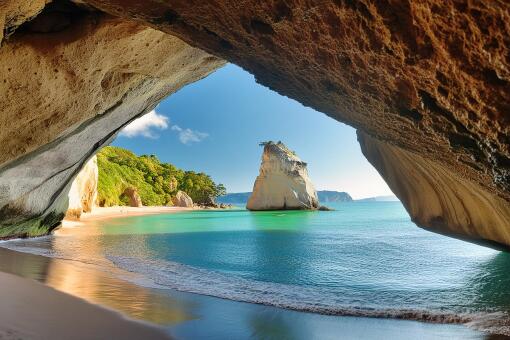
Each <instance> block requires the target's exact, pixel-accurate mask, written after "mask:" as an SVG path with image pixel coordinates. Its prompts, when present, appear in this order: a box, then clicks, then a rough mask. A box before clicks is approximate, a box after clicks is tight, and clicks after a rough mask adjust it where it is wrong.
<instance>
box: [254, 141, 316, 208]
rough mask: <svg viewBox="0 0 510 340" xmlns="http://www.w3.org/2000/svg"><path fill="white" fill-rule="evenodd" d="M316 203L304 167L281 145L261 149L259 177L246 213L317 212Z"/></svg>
mask: <svg viewBox="0 0 510 340" xmlns="http://www.w3.org/2000/svg"><path fill="white" fill-rule="evenodd" d="M318 207H319V199H318V198H317V192H316V191H315V188H314V187H313V184H312V181H311V180H310V178H309V177H308V171H307V169H306V163H305V162H303V161H301V159H299V157H297V156H296V155H295V154H294V153H293V152H292V151H290V150H289V149H288V148H287V147H286V146H285V145H284V144H282V143H280V142H278V143H277V144H275V143H272V142H269V143H267V144H266V145H265V146H264V152H263V154H262V163H261V164H260V173H259V175H258V177H257V179H256V180H255V184H254V185H253V192H252V194H251V196H250V198H249V199H248V203H247V204H246V208H247V209H249V210H286V209H317V208H318Z"/></svg>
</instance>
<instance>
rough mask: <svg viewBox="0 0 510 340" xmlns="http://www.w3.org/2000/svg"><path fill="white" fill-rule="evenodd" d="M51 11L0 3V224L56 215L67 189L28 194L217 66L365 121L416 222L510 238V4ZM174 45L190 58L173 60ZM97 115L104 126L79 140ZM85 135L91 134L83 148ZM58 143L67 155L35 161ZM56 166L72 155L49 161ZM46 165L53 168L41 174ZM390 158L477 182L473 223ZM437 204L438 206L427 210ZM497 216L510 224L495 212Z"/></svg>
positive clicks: (140, 6)
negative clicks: (232, 66) (233, 67)
mask: <svg viewBox="0 0 510 340" xmlns="http://www.w3.org/2000/svg"><path fill="white" fill-rule="evenodd" d="M48 3H49V1H48ZM48 3H47V2H46V1H33V2H27V1H13V0H7V1H4V2H3V3H2V5H0V23H3V24H4V33H3V37H4V40H3V42H2V47H1V48H0V58H2V59H1V60H2V63H1V64H0V70H1V72H2V73H1V74H2V75H3V76H4V79H3V84H2V82H1V81H0V89H1V90H2V91H3V92H2V93H5V94H7V95H4V96H3V98H2V102H1V103H0V104H1V106H0V107H2V111H1V115H2V120H1V121H0V124H2V125H0V188H4V189H0V190H1V191H0V230H7V234H12V230H10V231H9V229H8V228H9V227H8V226H10V225H12V224H13V223H14V224H15V223H17V222H16V221H18V220H19V219H18V218H17V217H16V216H24V217H23V218H22V219H23V220H27V218H26V216H28V215H27V214H28V212H32V213H33V216H39V217H40V216H44V215H47V213H48V211H56V210H58V209H53V208H52V209H48V207H49V206H50V205H51V204H56V203H55V202H59V200H58V199H57V198H58V197H59V196H58V195H60V193H62V192H63V191H65V188H64V186H63V185H60V186H59V187H60V189H59V190H57V191H55V190H53V191H52V190H50V191H51V192H52V195H49V196H48V197H49V198H48V199H43V200H42V201H43V202H40V203H35V202H32V201H30V199H28V198H27V195H28V196H30V194H29V193H30V192H31V191H33V190H43V189H41V188H44V187H46V186H50V187H53V185H50V184H47V183H49V182H50V181H51V180H54V181H58V182H59V183H66V182H68V179H69V178H71V177H72V176H73V175H72V174H74V173H75V172H76V169H77V168H78V167H79V165H80V164H83V162H84V161H85V160H86V158H88V156H89V155H91V154H92V153H93V151H94V150H95V149H97V147H99V146H100V145H102V144H105V143H107V142H108V141H109V140H110V139H111V138H112V137H113V136H114V131H116V130H118V128H120V127H121V126H122V125H123V124H125V123H126V122H127V121H129V120H130V119H131V118H132V117H135V116H137V115H139V114H140V113H143V112H146V110H147V109H148V108H150V107H153V106H154V105H155V104H156V103H157V102H158V101H159V100H160V99H161V98H163V97H164V96H165V95H167V94H168V93H171V92H173V91H175V90H176V89H177V88H179V87H180V86H182V85H184V84H185V83H188V82H190V81H193V80H196V79H199V78H200V77H202V76H204V75H206V74H208V73H209V72H210V71H211V70H213V69H215V68H216V67H218V66H219V65H220V64H221V63H222V62H221V61H220V59H218V58H223V59H226V60H228V61H231V62H234V63H236V64H238V65H240V66H242V67H243V68H245V69H247V70H248V71H249V72H251V73H253V74H254V75H255V77H256V79H257V81H258V82H260V83H261V84H263V85H266V86H268V87H270V88H271V89H273V90H275V91H277V92H279V93H281V94H283V95H286V96H289V97H291V98H294V99H296V100H298V101H300V102H301V103H303V104H304V105H307V106H311V107H313V108H315V109H316V110H318V111H321V112H324V113H326V114H327V115H329V116H331V117H333V118H334V119H337V120H339V121H342V122H345V123H347V124H350V125H352V126H354V127H355V128H357V129H358V130H359V131H360V135H361V136H362V137H360V142H361V145H362V147H363V151H364V152H365V154H366V155H367V158H368V159H369V161H371V163H372V164H373V165H374V166H375V167H376V168H377V169H378V170H379V172H380V173H381V174H382V175H383V177H384V178H385V180H386V181H387V182H388V183H389V184H390V186H391V187H392V188H393V189H394V190H395V193H396V194H397V195H398V196H399V198H400V199H401V200H402V201H403V203H404V205H405V206H406V208H407V209H408V211H409V212H410V214H411V217H412V218H413V220H414V221H415V222H416V223H417V224H418V225H420V226H423V227H428V228H432V229H434V230H436V231H439V232H442V231H444V230H448V232H446V233H448V234H457V236H462V235H464V236H469V237H467V238H469V239H471V240H479V241H484V240H485V241H488V242H493V243H495V244H499V245H502V246H508V245H509V244H510V243H509V240H508V238H507V237H506V236H505V235H506V230H507V229H508V223H507V221H508V219H507V218H506V217H507V215H506V211H508V206H509V202H510V133H509V132H510V131H509V120H510V60H509V59H510V54H509V45H510V44H509V42H510V3H509V2H506V1H480V0H470V1H467V0H445V1H439V0H377V1H376V0H359V1H352V0H332V1H302V0H266V1H253V0H241V1H239V0H236V1H233V0H210V1H198V0H166V1H164V2H162V1H158V0H147V1H124V0H80V1H76V2H75V3H76V4H78V5H79V6H77V7H78V9H76V8H75V7H73V6H74V5H72V6H71V7H70V8H69V2H66V1H63V0H60V1H53V2H51V3H49V4H48ZM52 6H53V7H52ZM43 7H44V11H43V12H42V14H44V15H42V14H38V12H39V11H40V10H41V9H42V8H43ZM84 9H86V11H84ZM84 13H85V14H84ZM104 13H108V14H109V15H111V16H113V17H109V16H108V15H105V14H104ZM114 17H115V18H114ZM147 26H149V27H152V28H154V29H150V28H147ZM161 32H165V33H168V34H163V33H161ZM176 37H177V38H176ZM181 40H182V41H181ZM183 41H184V42H186V43H187V44H189V45H191V46H194V47H196V48H199V49H200V50H202V51H205V52H201V51H200V50H196V49H194V48H191V47H189V46H188V45H187V44H185V43H183ZM146 44H149V45H146ZM171 46H173V47H174V48H171ZM180 49H181V50H180ZM176 51H182V53H177V56H176V57H175V56H174V54H175V53H176ZM207 53H210V54H212V55H214V56H216V57H212V56H211V55H209V54H207ZM182 64H184V65H189V67H184V68H182V69H181V68H179V67H178V66H179V65H182ZM35 65H37V66H35ZM162 65H166V68H165V67H162ZM184 65H183V66H184ZM13 70H14V72H13ZM161 70H166V71H165V72H167V73H165V75H164V76H163V75H162V74H160V73H158V72H163V71H161ZM172 72H173V73H172ZM21 74H22V75H21ZM171 74H173V76H171ZM176 74H178V76H177V75H176ZM28 75H30V78H29V77H28ZM165 84H166V85H168V86H166V85H165ZM2 86H3V87H2ZM34 94H36V95H34ZM85 98H86V99H85ZM103 116H108V117H111V118H108V119H112V121H113V122H114V123H109V120H108V121H101V119H103V118H104V117H103ZM93 121H94V122H96V123H97V125H95V126H94V129H95V130H94V131H95V132H92V131H91V132H87V133H84V134H83V135H82V137H79V138H78V139H77V140H71V139H69V138H71V137H72V136H73V135H75V133H76V132H77V131H81V130H80V128H79V127H80V126H81V127H83V128H85V127H86V126H89V125H90V124H92V122H93ZM7 122H8V123H7ZM84 122H87V123H86V124H85V125H83V124H84ZM106 122H108V123H106ZM105 126H107V128H106V127H105ZM13 134H16V138H12V137H10V136H12V135H13ZM89 134H91V135H93V136H94V137H93V138H92V137H91V138H90V140H89V141H88V143H85V146H82V144H83V143H81V141H82V140H83V138H88V137H84V136H89ZM365 136H366V137H365ZM64 140H67V141H68V143H67V144H66V145H68V149H61V150H58V148H57V149H54V150H56V151H55V153H54V155H53V156H52V157H54V158H51V157H50V158H48V157H47V156H42V158H41V160H39V161H34V163H33V165H30V164H32V163H30V162H29V161H28V160H33V159H35V157H36V156H37V155H38V154H40V153H41V152H42V151H44V152H45V153H46V152H49V150H50V149H51V148H53V147H54V146H55V145H59V144H60V143H61V142H63V141H64ZM368 140H370V142H365V143H363V141H368ZM76 143H78V144H79V146H77V144H76ZM80 143H81V144H80ZM91 145H92V146H91ZM368 145H370V147H369V146H368ZM375 145H377V146H378V147H375ZM396 150H398V151H396ZM396 154H398V155H399V156H398V157H397V156H395V155H396ZM48 155H49V154H48ZM62 155H66V156H65V157H63V156H62ZM401 155H406V156H405V157H404V156H401ZM60 158H65V159H66V162H63V165H62V166H60V165H59V166H56V167H55V166H54V164H61V163H62V162H61V159H60ZM68 158H69V159H68ZM42 159H45V160H46V162H45V164H51V165H50V166H47V168H48V169H47V171H46V172H44V171H42V170H41V169H40V168H41V162H43V161H42ZM381 159H385V160H388V159H390V160H393V161H395V162H396V163H395V164H401V163H402V166H403V167H404V168H405V172H402V175H404V174H407V175H409V174H416V173H419V174H421V175H420V178H422V177H424V178H430V179H432V178H436V179H437V178H438V176H439V177H441V178H443V177H444V178H447V180H445V183H447V184H449V185H454V183H457V182H458V179H462V181H461V182H462V183H468V184H465V185H464V184H462V185H460V184H458V185H457V184H455V185H454V187H456V188H460V187H462V188H463V189H462V190H460V192H459V193H460V194H458V195H457V201H456V202H458V204H461V203H463V202H468V201H469V200H470V198H469V197H472V196H476V197H485V198H484V199H479V200H477V201H476V204H477V209H478V210H480V211H481V212H480V214H478V215H477V216H479V217H474V216H472V215H469V217H466V218H463V217H462V216H460V215H459V216H457V217H452V216H454V215H456V214H468V213H467V210H466V209H464V210H459V209H457V208H458V204H457V203H456V204H453V205H452V206H450V205H449V204H447V203H446V202H447V200H444V199H443V200H441V197H440V195H433V194H427V195H424V194H423V192H428V190H431V191H435V192H436V193H437V192H441V190H439V189H438V188H435V187H434V186H437V185H439V184H438V183H441V182H440V181H436V182H435V183H434V182H433V181H432V182H430V183H429V184H430V186H431V187H430V188H428V189H427V190H425V189H424V190H422V186H423V188H425V187H424V186H425V182H424V181H419V180H416V181H405V179H403V178H397V179H395V178H396V177H395V174H396V173H399V171H400V170H399V169H398V167H396V166H395V165H392V164H389V163H387V162H380V160H381ZM418 165H420V166H418ZM16 167H17V168H18V169H22V170H23V171H21V173H22V174H23V176H22V177H19V180H18V182H19V183H22V184H23V185H21V186H19V185H18V186H19V187H21V188H24V189H18V188H17V187H18V186H16V188H13V186H14V185H13V184H12V182H13V177H12V176H13V173H15V171H14V170H13V172H12V173H9V169H15V168H16ZM42 168H43V169H44V168H45V167H44V166H43V167H42ZM402 171H404V170H402ZM39 172H41V174H39ZM42 172H44V174H42ZM64 172H65V174H64ZM34 173H36V174H37V175H35V176H34ZM53 176H61V178H60V179H53ZM64 179H65V180H64ZM399 181H404V182H405V183H404V184H398V182H399ZM25 183H28V184H26V185H25ZM35 187H37V189H34V188H35ZM5 188H8V189H7V190H6V189H5ZM403 188H405V189H403ZM411 189H412V190H411ZM44 190H45V189H44ZM411 191H412V192H413V193H414V194H415V195H418V198H413V197H411V196H412V195H410V194H408V192H411ZM6 192H7V194H6ZM57 196H58V197H57ZM448 197H449V198H448V201H449V200H451V199H453V196H452V194H451V193H449V194H448ZM487 197H489V198H487ZM52 202H53V203H52ZM459 202H460V203H459ZM494 202H498V203H497V204H496V205H497V206H498V207H500V208H498V209H496V210H494V209H493V207H492V205H493V204H495V203H494ZM430 206H434V207H435V208H434V209H433V212H434V213H433V214H432V213H431V214H425V215H424V213H423V211H425V210H426V208H428V207H430ZM467 206H470V207H471V206H473V205H471V203H469V204H467ZM420 207H421V208H420ZM439 207H440V208H439ZM494 212H496V213H497V214H498V216H500V217H501V219H497V221H496V220H494V219H486V217H487V216H489V215H490V214H491V213H494ZM423 216H425V217H423ZM39 217H37V218H39ZM52 220H55V221H56V220H58V218H53V219H52ZM438 221H444V222H442V224H441V223H439V222H438ZM473 221H478V222H480V221H482V223H478V222H477V223H474V224H473V223H472V222H473ZM483 221H485V222H483ZM451 223H453V224H454V225H451ZM470 223H471V224H470ZM2 226H3V228H2ZM467 226H468V227H469V228H468V229H469V230H468V229H466V228H467ZM449 228H453V231H452V232H450V231H451V230H449ZM491 228H492V229H493V230H492V231H488V229H491ZM485 229H487V230H485ZM484 230H485V231H484ZM4 233H5V232H4ZM0 236H1V233H0Z"/></svg>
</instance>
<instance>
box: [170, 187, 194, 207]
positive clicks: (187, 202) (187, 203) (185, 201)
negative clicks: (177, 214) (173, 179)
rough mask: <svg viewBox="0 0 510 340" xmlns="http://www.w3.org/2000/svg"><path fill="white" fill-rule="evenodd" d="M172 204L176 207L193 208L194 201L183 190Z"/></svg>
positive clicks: (173, 199)
mask: <svg viewBox="0 0 510 340" xmlns="http://www.w3.org/2000/svg"><path fill="white" fill-rule="evenodd" d="M172 203H173V204H174V206H176V207H186V208H193V200H192V199H191V197H189V195H188V194H187V193H185V192H184V191H181V190H179V191H177V194H175V197H174V198H172Z"/></svg>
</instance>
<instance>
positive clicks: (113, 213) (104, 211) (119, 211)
mask: <svg viewBox="0 0 510 340" xmlns="http://www.w3.org/2000/svg"><path fill="white" fill-rule="evenodd" d="M195 210H204V209H202V208H198V207H193V208H185V207H165V206H149V207H125V206H114V207H93V208H92V211H91V212H86V213H82V214H81V216H80V218H79V219H64V220H63V221H62V225H63V226H64V227H69V226H78V225H82V224H85V223H87V222H92V221H102V220H108V219H112V218H119V217H130V216H143V215H157V214H169V213H177V212H184V211H195Z"/></svg>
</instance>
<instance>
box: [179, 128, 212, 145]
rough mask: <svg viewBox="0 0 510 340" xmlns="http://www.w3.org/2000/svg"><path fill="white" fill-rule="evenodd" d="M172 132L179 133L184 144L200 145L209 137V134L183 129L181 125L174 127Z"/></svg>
mask: <svg viewBox="0 0 510 340" xmlns="http://www.w3.org/2000/svg"><path fill="white" fill-rule="evenodd" d="M172 130H174V131H177V132H178V133H179V140H180V141H181V143H182V144H187V145H189V144H192V143H199V142H201V141H203V140H204V139H205V138H207V137H208V136H209V134H208V133H205V132H200V131H194V130H191V129H183V128H181V127H180V126H179V125H173V126H172Z"/></svg>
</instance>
